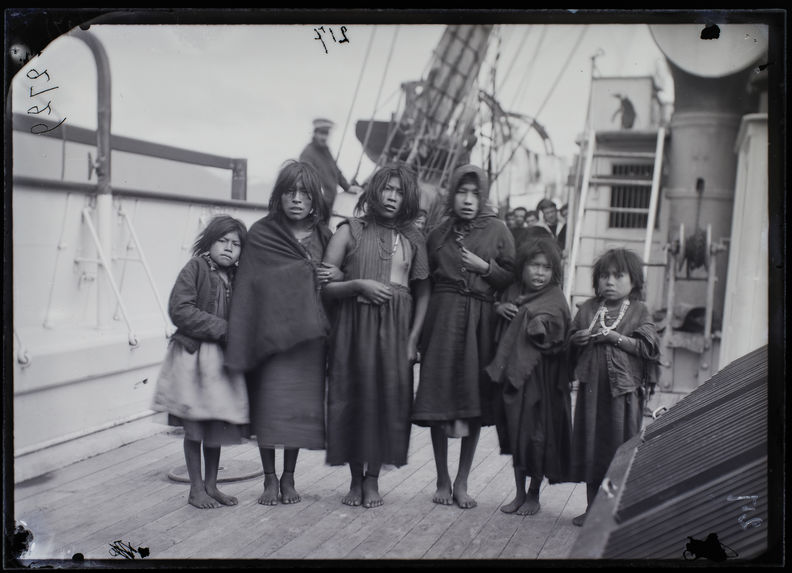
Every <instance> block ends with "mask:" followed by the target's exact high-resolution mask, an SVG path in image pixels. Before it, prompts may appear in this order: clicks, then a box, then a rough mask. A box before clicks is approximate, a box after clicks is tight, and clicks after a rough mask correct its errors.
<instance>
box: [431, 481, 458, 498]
mask: <svg viewBox="0 0 792 573" xmlns="http://www.w3.org/2000/svg"><path fill="white" fill-rule="evenodd" d="M441 480H442V478H438V479H437V491H436V492H435V494H434V497H433V498H432V501H433V502H435V503H439V504H440V505H454V496H453V494H452V493H451V482H450V481H441Z"/></svg>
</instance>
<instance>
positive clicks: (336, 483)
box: [15, 426, 585, 560]
mask: <svg viewBox="0 0 792 573" xmlns="http://www.w3.org/2000/svg"><path fill="white" fill-rule="evenodd" d="M458 451H459V440H450V441H449V470H450V472H451V475H452V478H453V476H454V475H455V473H456V467H457V463H458ZM258 459H259V456H258V449H257V447H256V446H255V443H254V442H248V443H245V444H242V445H240V446H233V447H227V448H223V451H222V454H221V464H222V463H223V462H224V461H230V460H242V461H253V462H258ZM183 463H184V458H183V452H182V437H181V436H180V435H178V434H172V433H171V434H159V435H155V436H151V437H149V438H145V439H144V440H140V441H138V442H135V443H134V444H130V445H129V446H124V447H122V448H118V449H117V450H113V451H112V452H108V453H106V454H102V455H100V456H96V457H94V458H91V459H88V460H85V461H83V462H79V463H78V464H74V465H72V466H69V467H67V468H64V469H63V470H61V471H59V472H55V473H54V474H53V475H52V476H50V477H49V479H47V480H45V481H41V482H37V483H31V484H22V486H21V487H18V488H17V490H16V492H15V493H17V498H16V516H17V518H18V519H20V518H21V519H25V518H27V519H25V521H26V522H27V523H28V526H29V528H30V529H31V530H32V531H33V532H34V535H35V536H36V541H37V542H38V547H37V552H36V554H35V555H34V556H33V557H36V558H39V559H45V558H56V559H58V558H60V559H69V558H70V557H71V555H73V554H74V553H76V552H78V551H79V552H82V553H83V554H84V555H85V557H86V558H87V559H107V558H109V557H110V555H109V553H108V551H109V548H110V544H111V543H112V542H114V541H116V540H123V541H125V542H128V543H131V544H132V545H133V546H136V547H139V546H144V547H147V548H149V551H150V557H151V558H153V559H178V560H181V559H202V558H215V559H237V558H238V559H282V560H293V559H307V560H322V559H360V560H376V559H459V558H464V559H526V558H527V559H536V558H537V557H538V558H543V559H553V558H559V557H562V558H563V557H564V556H565V552H566V551H567V550H568V546H569V545H570V543H571V542H572V541H574V539H575V537H576V532H577V530H578V528H574V526H572V525H571V518H572V517H574V515H577V514H578V513H579V512H581V511H582V510H583V509H584V508H585V487H583V486H579V487H578V486H576V485H574V484H559V485H554V486H547V485H545V487H544V488H543V490H542V506H543V507H542V511H541V512H540V513H539V514H537V515H536V516H526V517H522V516H515V515H507V514H504V513H502V512H501V511H500V509H499V508H500V506H501V505H502V504H503V503H505V502H508V501H509V500H511V498H512V496H513V493H514V492H513V488H514V483H513V474H512V469H511V458H510V457H509V456H503V455H501V454H500V450H499V446H498V443H497V435H496V433H495V430H494V428H491V427H490V428H485V429H483V431H482V435H481V439H480V441H479V447H478V449H477V452H476V457H475V459H474V467H473V470H472V472H471V476H470V480H469V484H468V488H469V492H470V494H471V495H472V496H473V497H474V498H475V499H476V500H477V501H478V506H477V507H475V508H472V509H469V510H462V509H460V508H458V507H456V506H440V505H437V504H434V503H432V501H431V499H432V495H433V494H434V491H435V487H436V485H435V479H436V472H435V464H434V456H433V451H432V446H431V439H430V435H429V430H428V429H427V428H421V427H417V426H415V427H414V428H413V435H412V440H411V444H410V453H409V463H408V464H407V465H406V466H403V467H401V468H384V469H383V471H382V473H381V477H380V492H381V493H382V495H383V498H384V501H385V504H384V505H383V506H382V507H380V508H373V509H365V508H362V507H348V506H345V505H343V504H342V503H341V497H342V496H343V495H344V494H345V493H346V491H347V488H348V485H349V471H348V468H347V467H346V466H335V467H333V466H328V465H326V464H325V452H323V451H301V452H300V457H299V460H298V465H297V472H296V480H297V488H298V490H299V491H300V493H301V495H302V497H303V501H302V502H300V503H298V504H293V505H276V506H271V507H270V506H262V505H259V504H258V503H257V500H258V496H259V495H260V493H261V491H262V478H260V477H257V478H254V479H250V480H245V481H238V482H232V483H225V484H221V489H222V490H223V491H224V492H226V493H229V494H231V495H235V496H237V497H238V498H239V505H237V506H231V507H223V508H219V509H217V510H199V509H197V508H194V507H192V506H190V505H188V504H187V495H188V492H189V485H188V484H185V483H178V482H174V481H172V480H170V479H168V477H167V472H168V471H169V470H170V469H172V468H174V467H176V466H178V465H182V464H183ZM276 463H277V466H276V467H278V468H279V469H278V472H279V473H280V468H281V467H282V453H281V452H278V454H277V458H276ZM581 495H582V501H581ZM31 522H32V523H31ZM554 553H555V554H554ZM562 553H563V555H561V554H562Z"/></svg>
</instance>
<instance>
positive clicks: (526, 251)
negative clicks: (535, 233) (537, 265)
mask: <svg viewBox="0 0 792 573" xmlns="http://www.w3.org/2000/svg"><path fill="white" fill-rule="evenodd" d="M536 255H544V256H545V257H547V262H548V263H550V266H551V267H552V268H553V275H552V277H550V283H551V284H554V285H560V284H561V281H562V280H563V272H562V267H561V249H560V248H559V246H558V242H557V241H556V240H555V239H551V238H549V237H548V238H544V237H539V238H537V239H530V240H528V241H526V242H525V243H523V244H522V245H521V246H520V248H519V249H517V256H516V257H515V260H514V263H515V264H514V276H515V278H516V279H517V281H518V283H522V275H523V267H525V265H527V264H528V263H530V262H531V261H532V260H533V258H534V257H535V256H536Z"/></svg>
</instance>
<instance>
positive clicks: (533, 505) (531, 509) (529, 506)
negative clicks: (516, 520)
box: [517, 493, 542, 515]
mask: <svg viewBox="0 0 792 573" xmlns="http://www.w3.org/2000/svg"><path fill="white" fill-rule="evenodd" d="M541 507H542V506H541V504H540V503H539V496H538V495H534V494H530V493H529V494H528V498H527V499H526V500H525V503H524V504H522V505H521V506H520V509H518V510H517V515H534V514H536V513H539V509H540V508H541Z"/></svg>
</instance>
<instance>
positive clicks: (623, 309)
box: [588, 298, 630, 336]
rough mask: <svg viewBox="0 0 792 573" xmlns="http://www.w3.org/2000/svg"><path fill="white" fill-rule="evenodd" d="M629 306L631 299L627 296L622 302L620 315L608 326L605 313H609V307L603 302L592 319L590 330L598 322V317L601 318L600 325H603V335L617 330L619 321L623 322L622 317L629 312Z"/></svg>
mask: <svg viewBox="0 0 792 573" xmlns="http://www.w3.org/2000/svg"><path fill="white" fill-rule="evenodd" d="M629 306H630V301H629V299H626V298H625V299H624V301H623V302H622V303H621V307H620V308H619V315H618V316H617V317H616V320H614V321H613V323H612V324H611V325H610V326H607V325H606V324H605V315H607V314H608V309H607V308H605V303H602V305H601V306H600V307H599V309H598V310H597V312H596V313H595V314H594V318H593V319H592V320H591V324H590V325H589V327H588V331H589V332H591V330H592V329H593V328H594V325H595V324H596V323H597V319H599V323H600V326H601V327H602V335H603V336H607V335H608V333H610V331H611V330H616V327H617V326H619V323H620V322H621V320H622V318H624V314H625V313H626V312H627V308H628V307H629Z"/></svg>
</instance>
